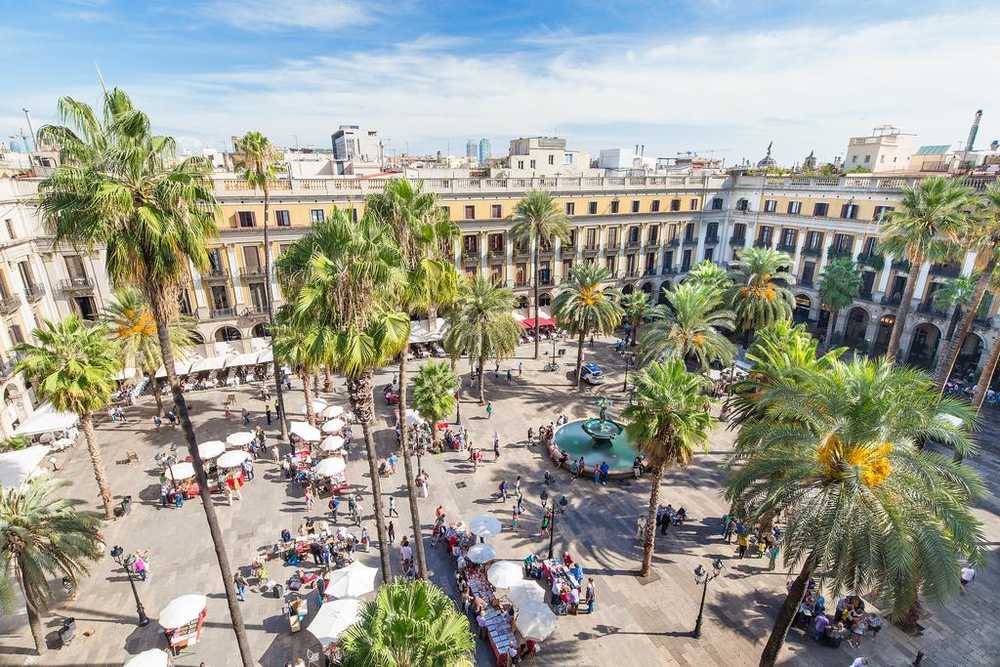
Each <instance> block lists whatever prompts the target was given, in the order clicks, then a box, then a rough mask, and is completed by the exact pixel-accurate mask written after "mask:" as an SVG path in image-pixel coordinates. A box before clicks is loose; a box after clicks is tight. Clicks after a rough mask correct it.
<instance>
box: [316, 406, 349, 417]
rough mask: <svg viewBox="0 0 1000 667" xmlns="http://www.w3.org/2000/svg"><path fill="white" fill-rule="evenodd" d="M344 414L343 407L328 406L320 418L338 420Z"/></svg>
mask: <svg viewBox="0 0 1000 667" xmlns="http://www.w3.org/2000/svg"><path fill="white" fill-rule="evenodd" d="M342 414H344V408H343V406H340V405H328V406H326V407H325V408H323V412H322V413H320V416H321V417H323V419H336V418H337V417H339V416H341V415H342Z"/></svg>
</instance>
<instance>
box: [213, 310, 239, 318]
mask: <svg viewBox="0 0 1000 667" xmlns="http://www.w3.org/2000/svg"><path fill="white" fill-rule="evenodd" d="M235 316H236V309H235V308H212V309H211V310H210V311H209V317H210V318H211V319H213V320H221V319H226V318H230V317H235Z"/></svg>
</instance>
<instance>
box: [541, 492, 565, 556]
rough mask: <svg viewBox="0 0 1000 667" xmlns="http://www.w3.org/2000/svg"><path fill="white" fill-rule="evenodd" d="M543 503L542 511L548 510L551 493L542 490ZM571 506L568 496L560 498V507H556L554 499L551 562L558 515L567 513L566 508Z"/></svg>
mask: <svg viewBox="0 0 1000 667" xmlns="http://www.w3.org/2000/svg"><path fill="white" fill-rule="evenodd" d="M539 498H540V499H541V501H542V510H543V511H545V510H546V503H547V502H548V500H549V493H548V491H546V490H545V489H542V493H541V495H540V496H539ZM567 505H569V501H568V500H566V496H562V497H560V498H559V504H558V507H557V506H556V499H555V498H553V499H552V525H550V526H549V560H552V550H553V546H554V545H555V537H556V514H562V513H564V512H565V511H566V506H567Z"/></svg>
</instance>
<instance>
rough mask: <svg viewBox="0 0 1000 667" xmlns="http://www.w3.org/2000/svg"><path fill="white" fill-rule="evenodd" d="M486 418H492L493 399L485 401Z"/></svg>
mask: <svg viewBox="0 0 1000 667" xmlns="http://www.w3.org/2000/svg"><path fill="white" fill-rule="evenodd" d="M486 418H487V419H493V401H489V402H487V403H486Z"/></svg>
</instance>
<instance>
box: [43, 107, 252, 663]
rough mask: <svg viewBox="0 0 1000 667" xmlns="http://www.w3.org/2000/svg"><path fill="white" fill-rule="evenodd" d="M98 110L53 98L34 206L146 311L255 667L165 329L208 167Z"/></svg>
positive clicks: (242, 645) (195, 243) (203, 244)
mask: <svg viewBox="0 0 1000 667" xmlns="http://www.w3.org/2000/svg"><path fill="white" fill-rule="evenodd" d="M103 103H104V108H103V114H102V115H101V116H100V117H98V115H97V114H96V113H95V112H94V110H93V109H91V107H90V106H89V105H87V104H85V103H83V102H80V101H78V100H75V99H73V98H70V97H64V98H62V99H60V100H59V114H60V117H61V119H62V122H63V123H64V125H47V126H45V127H42V128H41V129H40V130H39V131H38V134H39V139H40V140H42V141H43V142H44V143H47V144H51V145H55V146H59V148H60V165H59V167H57V168H56V169H55V171H54V172H53V173H52V175H51V176H49V177H48V178H46V179H45V180H43V181H42V182H41V183H40V184H39V186H38V208H39V211H40V212H41V215H42V219H43V221H44V223H45V225H46V226H47V228H48V230H49V232H50V233H51V234H52V235H53V237H54V241H55V242H56V243H62V242H67V243H71V244H76V245H77V246H82V247H84V248H88V249H92V248H94V247H96V246H104V253H105V268H106V270H107V274H108V277H109V278H110V279H111V283H112V285H113V286H114V287H116V288H120V287H126V286H133V287H136V288H138V289H139V290H140V291H141V292H142V293H143V295H144V296H145V297H146V301H147V303H148V304H149V307H150V309H151V310H152V312H153V319H154V320H155V321H156V333H157V337H158V338H159V341H160V353H161V355H162V357H163V365H164V368H165V370H166V373H167V382H168V383H169V385H170V389H171V393H172V394H173V399H174V409H175V411H176V413H177V417H178V420H179V422H180V425H181V429H182V431H183V433H184V439H185V441H186V443H187V447H188V453H189V454H190V456H191V462H192V464H193V466H194V469H195V475H196V477H197V479H198V486H199V488H200V490H201V500H202V503H201V504H202V509H203V511H204V512H205V521H206V523H207V524H208V529H209V533H210V534H211V536H212V544H213V546H214V548H215V557H216V559H217V560H218V561H219V570H220V574H221V576H222V583H223V586H224V587H225V591H226V601H227V602H228V605H229V615H230V618H231V620H232V626H233V632H234V634H235V635H236V641H237V644H238V645H239V649H240V657H241V660H242V662H243V665H244V667H251V665H252V664H253V662H254V660H253V656H252V655H251V654H250V645H249V643H248V642H247V637H246V628H245V627H244V625H243V616H242V614H241V612H240V607H239V601H238V600H237V598H236V589H235V587H234V585H233V573H232V568H231V567H230V564H229V556H228V554H227V552H226V545H225V541H224V540H223V536H222V529H221V528H220V527H219V521H218V518H217V517H216V514H215V504H214V502H213V500H212V496H211V494H210V493H209V491H208V477H207V476H206V474H205V466H204V463H203V462H202V460H201V455H200V454H199V453H198V441H197V437H196V436H195V432H194V426H193V425H192V424H191V417H190V415H189V414H188V409H187V402H186V401H185V400H184V395H183V394H182V393H181V387H180V382H179V381H178V378H177V373H176V371H175V368H174V352H173V346H172V344H171V342H170V322H171V321H172V320H173V319H174V318H175V317H176V315H177V304H178V300H177V294H178V288H179V286H180V283H181V281H182V280H184V279H185V277H186V275H187V267H188V265H189V264H191V265H193V266H194V267H195V268H196V269H204V268H205V267H206V266H207V265H208V252H207V241H208V239H210V238H212V237H213V236H215V235H216V234H217V233H218V228H217V227H216V224H215V214H216V211H217V205H216V200H215V195H214V194H213V185H212V182H211V179H210V178H209V176H208V173H209V171H208V168H209V166H208V164H207V163H206V162H205V161H204V160H203V159H200V158H185V159H181V160H179V159H177V157H176V151H175V148H176V145H175V142H174V140H173V139H172V138H171V137H163V136H157V135H154V134H152V132H151V131H150V122H149V118H148V117H147V116H146V114H144V113H143V112H142V111H140V110H139V109H137V108H135V107H134V106H133V105H132V101H131V100H130V99H129V97H128V95H126V94H125V93H124V92H123V91H121V90H119V89H117V88H114V89H111V90H109V91H106V92H105V93H104V98H103Z"/></svg>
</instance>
